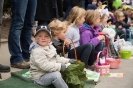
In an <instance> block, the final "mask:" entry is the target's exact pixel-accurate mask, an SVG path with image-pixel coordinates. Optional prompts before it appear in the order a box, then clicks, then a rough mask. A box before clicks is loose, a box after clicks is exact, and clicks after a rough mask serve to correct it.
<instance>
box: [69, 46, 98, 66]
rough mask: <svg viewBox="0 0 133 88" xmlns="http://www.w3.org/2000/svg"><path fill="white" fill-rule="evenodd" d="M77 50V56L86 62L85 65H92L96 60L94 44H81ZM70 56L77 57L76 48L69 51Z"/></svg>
mask: <svg viewBox="0 0 133 88" xmlns="http://www.w3.org/2000/svg"><path fill="white" fill-rule="evenodd" d="M76 51H77V58H78V59H79V60H80V61H82V62H84V63H85V66H88V65H89V66H91V65H93V64H94V62H95V60H96V59H95V58H94V51H95V48H94V45H92V44H84V45H81V46H78V47H76ZM68 58H75V57H74V49H72V50H70V51H69V52H68Z"/></svg>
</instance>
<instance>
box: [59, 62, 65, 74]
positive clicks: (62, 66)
mask: <svg viewBox="0 0 133 88" xmlns="http://www.w3.org/2000/svg"><path fill="white" fill-rule="evenodd" d="M65 70H66V65H65V64H62V65H61V69H60V71H62V72H64V71H65Z"/></svg>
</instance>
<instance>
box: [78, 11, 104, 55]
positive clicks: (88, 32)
mask: <svg viewBox="0 0 133 88" xmlns="http://www.w3.org/2000/svg"><path fill="white" fill-rule="evenodd" d="M99 23H100V13H99V12H98V11H95V10H88V11H87V12H86V17H85V23H84V25H83V26H80V27H79V31H80V44H81V45H83V44H88V43H92V44H93V45H94V46H95V51H96V54H97V53H98V52H99V51H101V50H103V47H104V43H103V41H102V40H104V36H103V35H98V32H99V30H100V27H99Z"/></svg>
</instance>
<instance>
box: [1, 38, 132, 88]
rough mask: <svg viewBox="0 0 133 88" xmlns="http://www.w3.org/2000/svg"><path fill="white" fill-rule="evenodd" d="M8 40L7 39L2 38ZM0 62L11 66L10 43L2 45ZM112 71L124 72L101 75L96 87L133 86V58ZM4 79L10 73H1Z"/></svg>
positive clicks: (119, 87) (130, 87) (118, 87)
mask: <svg viewBox="0 0 133 88" xmlns="http://www.w3.org/2000/svg"><path fill="white" fill-rule="evenodd" d="M2 41H6V40H2ZM0 64H3V65H8V66H10V54H9V51H8V44H7V43H6V42H4V43H2V44H1V47H0ZM20 70H21V69H17V68H11V72H15V71H20ZM110 72H111V73H123V74H124V75H123V77H122V78H111V77H100V80H101V82H100V83H98V84H97V85H96V86H95V88H133V58H132V57H131V58H130V59H122V62H121V63H120V67H119V69H111V70H110ZM1 74H2V79H0V81H2V80H5V79H7V78H9V77H10V76H11V75H10V72H9V73H1Z"/></svg>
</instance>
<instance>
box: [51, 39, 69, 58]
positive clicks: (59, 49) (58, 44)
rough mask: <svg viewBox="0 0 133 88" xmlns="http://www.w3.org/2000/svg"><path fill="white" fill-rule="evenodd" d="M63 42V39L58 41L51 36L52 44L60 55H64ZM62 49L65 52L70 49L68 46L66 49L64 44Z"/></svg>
mask: <svg viewBox="0 0 133 88" xmlns="http://www.w3.org/2000/svg"><path fill="white" fill-rule="evenodd" d="M63 43H64V41H61V40H59V41H58V40H56V39H54V38H52V44H53V46H54V47H55V48H56V51H57V54H59V55H60V56H64V55H63ZM64 50H65V53H67V52H68V51H69V50H70V47H69V49H68V48H67V47H66V46H65V47H64Z"/></svg>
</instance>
